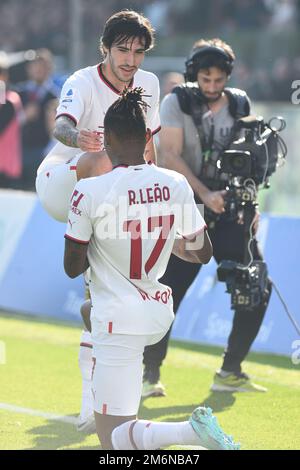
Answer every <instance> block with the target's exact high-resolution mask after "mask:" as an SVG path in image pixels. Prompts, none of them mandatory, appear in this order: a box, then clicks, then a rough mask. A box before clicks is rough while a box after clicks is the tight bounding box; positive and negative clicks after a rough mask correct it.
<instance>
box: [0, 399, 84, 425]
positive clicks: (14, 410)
mask: <svg viewBox="0 0 300 470" xmlns="http://www.w3.org/2000/svg"><path fill="white" fill-rule="evenodd" d="M0 410H5V411H10V412H11V413H22V414H26V415H31V416H39V417H40V418H45V419H49V420H51V421H61V422H63V423H68V424H73V425H76V424H77V418H75V417H74V416H62V415H55V414H52V413H46V412H44V411H39V410H33V409H31V408H22V407H21V406H15V405H9V404H8V403H0Z"/></svg>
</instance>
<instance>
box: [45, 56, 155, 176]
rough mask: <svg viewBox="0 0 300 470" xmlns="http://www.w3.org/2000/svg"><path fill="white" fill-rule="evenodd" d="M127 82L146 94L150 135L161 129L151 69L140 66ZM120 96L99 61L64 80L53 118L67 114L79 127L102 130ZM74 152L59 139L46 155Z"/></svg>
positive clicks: (75, 149)
mask: <svg viewBox="0 0 300 470" xmlns="http://www.w3.org/2000/svg"><path fill="white" fill-rule="evenodd" d="M130 86H131V87H134V88H135V87H142V88H143V89H144V90H145V94H146V95H149V96H148V97H144V98H143V100H144V101H146V103H148V104H149V106H150V107H147V110H146V125H147V127H148V128H149V129H150V130H151V131H152V134H153V135H154V134H156V133H157V132H158V131H159V130H160V118H159V81H158V78H157V77H156V75H154V74H153V73H151V72H146V71H144V70H140V69H139V70H137V72H136V73H135V75H134V78H133V80H132V83H131V84H130ZM119 97H120V93H119V91H118V90H117V89H116V88H115V87H114V86H113V85H112V84H111V83H110V82H109V81H107V80H106V78H105V77H104V75H103V73H102V67H101V64H99V65H94V66H92V67H86V68H84V69H81V70H78V71H77V72H75V73H74V74H73V75H71V76H70V77H69V78H68V79H67V80H66V82H65V83H64V86H63V88H62V91H61V96H60V101H59V105H58V108H57V113H56V118H58V117H59V116H68V117H69V118H70V119H72V120H73V121H74V123H75V124H76V127H77V128H78V129H89V130H91V131H96V132H99V133H103V122H104V116H105V113H106V111H107V109H108V108H109V107H110V106H111V105H112V104H113V103H114V102H115V101H116V100H117V99H118V98H119ZM79 152H80V149H79ZM82 153H84V152H82ZM77 154H78V148H72V147H68V146H66V145H64V144H62V143H61V142H58V143H57V144H56V145H55V146H54V147H53V149H52V150H51V151H50V153H49V154H48V155H47V158H48V157H49V156H50V155H63V156H65V157H66V159H71V158H73V157H74V156H75V155H77ZM40 171H41V170H40Z"/></svg>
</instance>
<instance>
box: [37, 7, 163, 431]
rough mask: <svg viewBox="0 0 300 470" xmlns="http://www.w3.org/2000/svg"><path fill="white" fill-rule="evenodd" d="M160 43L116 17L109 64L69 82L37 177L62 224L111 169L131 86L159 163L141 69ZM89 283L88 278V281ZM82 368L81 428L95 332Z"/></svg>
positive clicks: (153, 96)
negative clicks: (91, 183)
mask: <svg viewBox="0 0 300 470" xmlns="http://www.w3.org/2000/svg"><path fill="white" fill-rule="evenodd" d="M153 44H154V37H153V29H152V27H151V24H150V22H149V20H147V18H145V17H144V16H142V15H141V14H139V13H136V12H135V11H131V10H123V11H120V12H118V13H116V14H114V15H112V16H111V17H110V18H109V19H108V20H107V22H106V24H105V27H104V31H103V35H102V37H101V40H100V52H101V53H102V55H103V60H102V62H101V63H100V64H97V65H94V66H91V67H86V68H84V69H81V70H78V71H77V72H75V73H74V74H73V75H71V77H69V78H68V79H67V81H66V82H65V84H64V86H63V89H62V93H61V98H60V103H59V106H58V109H57V116H56V126H55V129H54V136H55V137H56V138H57V139H58V141H59V142H58V143H57V144H56V145H55V146H54V148H53V149H52V150H51V151H50V153H49V154H48V155H47V156H46V158H45V159H44V161H43V162H42V164H41V165H40V167H39V169H38V173H37V180H36V189H37V193H38V196H39V198H40V201H41V203H42V205H43V207H44V208H45V210H46V211H47V212H48V213H49V214H50V215H51V216H52V217H53V218H55V219H56V220H58V221H62V222H64V221H67V214H68V206H69V201H70V197H71V194H72V191H73V189H74V186H75V184H76V182H77V181H79V180H80V179H82V178H86V177H90V176H96V175H99V174H103V173H106V172H108V171H111V169H112V164H111V161H110V159H109V157H108V155H107V153H106V152H105V150H104V148H103V121H104V116H105V113H106V111H107V109H108V108H109V106H110V105H111V104H112V103H113V102H114V101H115V100H116V98H117V97H118V96H120V94H121V93H122V91H123V90H124V88H125V87H133V86H135V87H136V86H141V87H143V88H144V89H145V90H146V95H147V96H146V97H145V100H146V102H147V104H148V105H149V106H148V108H147V116H146V122H147V127H148V128H149V129H150V130H151V135H150V138H149V139H148V142H147V145H146V147H145V151H144V158H145V159H146V160H147V161H154V162H155V160H156V156H155V148H154V144H153V139H152V136H153V135H154V134H155V133H156V132H158V131H159V130H160V121H159V110H158V106H159V82H158V78H157V77H156V76H155V75H154V74H153V73H150V72H146V71H144V70H141V69H140V66H141V64H142V61H143V59H144V57H145V53H146V51H148V50H149V49H151V48H152V47H153ZM87 281H88V280H87ZM79 364H80V369H81V373H82V379H83V400H82V409H81V413H80V420H79V426H78V429H79V430H91V429H92V427H93V424H94V418H93V410H92V394H91V389H90V384H91V380H90V377H91V372H92V345H91V338H90V333H89V332H88V331H84V332H83V333H82V337H81V346H80V353H79Z"/></svg>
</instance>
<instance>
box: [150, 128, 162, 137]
mask: <svg viewBox="0 0 300 470" xmlns="http://www.w3.org/2000/svg"><path fill="white" fill-rule="evenodd" d="M160 130H161V126H158V128H157V129H155V131H151V132H152V135H155V134H157V133H158V132H159V131H160Z"/></svg>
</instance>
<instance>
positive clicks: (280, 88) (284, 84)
mask: <svg viewBox="0 0 300 470" xmlns="http://www.w3.org/2000/svg"><path fill="white" fill-rule="evenodd" d="M292 81H293V75H292V64H291V63H290V60H289V59H287V58H286V57H279V58H278V59H276V61H275V63H274V66H273V70H272V79H271V84H272V97H273V99H274V100H275V101H289V100H290V98H291V83H292Z"/></svg>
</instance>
